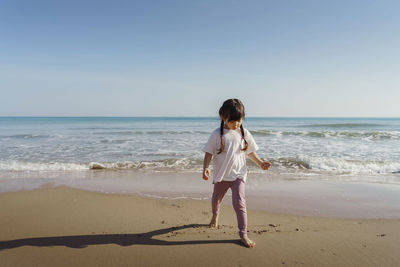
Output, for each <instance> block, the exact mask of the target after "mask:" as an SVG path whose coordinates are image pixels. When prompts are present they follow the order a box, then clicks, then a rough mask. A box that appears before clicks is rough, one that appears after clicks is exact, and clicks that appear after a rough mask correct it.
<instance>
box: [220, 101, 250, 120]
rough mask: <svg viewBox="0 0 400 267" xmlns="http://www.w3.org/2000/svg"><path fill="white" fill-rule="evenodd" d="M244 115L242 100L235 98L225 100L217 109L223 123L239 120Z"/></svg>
mask: <svg viewBox="0 0 400 267" xmlns="http://www.w3.org/2000/svg"><path fill="white" fill-rule="evenodd" d="M244 116H245V112H244V106H243V104H242V102H241V101H240V100H239V99H236V98H232V99H228V100H226V101H225V102H224V103H223V104H222V107H221V108H220V109H219V117H220V118H221V120H222V121H224V122H225V123H229V122H239V121H240V122H241V121H242V120H243V119H244ZM239 126H240V125H239Z"/></svg>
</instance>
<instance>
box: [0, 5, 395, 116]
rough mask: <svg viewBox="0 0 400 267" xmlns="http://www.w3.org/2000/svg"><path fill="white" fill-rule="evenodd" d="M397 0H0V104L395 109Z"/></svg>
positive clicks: (260, 112)
mask: <svg viewBox="0 0 400 267" xmlns="http://www.w3.org/2000/svg"><path fill="white" fill-rule="evenodd" d="M399 13H400V1H397V0H393V1H369V0H365V1H364V0H363V1H361V0H360V1H358V0H357V1H341V0H339V1H298V0H284V1H283V0H276V1H231V0H224V1H217V0H215V1H190V0H182V1H168V0H160V1H151V0H145V1H134V0H133V1H102V0H97V1H82V0H81V1H75V0H72V1H71V0H70V1H53V0H51V1H50V0H49V1H41V0H38V1H18V0H3V1H1V2H0V116H24V115H25V116H85V115H89V116H93V115H95V116H159V115H165V116H215V115H216V114H217V109H218V108H219V106H220V104H221V103H222V101H223V100H225V99H227V98H232V97H237V98H240V99H242V101H243V102H244V104H245V106H246V108H247V114H248V115H249V116H397V117H398V116H400V49H399V47H400V16H399Z"/></svg>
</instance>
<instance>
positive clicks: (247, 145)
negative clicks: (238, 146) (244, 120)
mask: <svg viewBox="0 0 400 267" xmlns="http://www.w3.org/2000/svg"><path fill="white" fill-rule="evenodd" d="M240 132H241V133H242V139H243V140H244V148H242V151H246V150H247V148H248V147H249V144H248V143H247V141H246V138H244V129H243V125H240Z"/></svg>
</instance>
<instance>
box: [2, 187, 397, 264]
mask: <svg viewBox="0 0 400 267" xmlns="http://www.w3.org/2000/svg"><path fill="white" fill-rule="evenodd" d="M227 202H228V201H225V205H224V206H223V208H222V213H221V217H220V227H219V228H218V229H210V228H209V227H208V222H209V220H210V217H211V214H210V204H209V201H196V200H165V199H153V198H143V197H137V196H132V195H114V194H102V193H96V192H88V191H83V190H78V189H72V188H68V187H64V186H61V187H56V188H50V187H49V188H42V189H37V190H33V191H22V192H13V193H2V194H0V227H1V229H2V230H1V232H0V265H1V266H399V265H400V255H399V254H398V247H399V245H400V220H397V219H391V220H389V219H374V220H367V219H363V220H362V219H337V218H319V217H303V216H294V215H282V214H276V213H267V212H261V211H253V210H250V211H249V212H248V217H249V227H248V230H249V236H250V238H251V239H253V240H254V241H255V242H256V243H257V245H256V247H255V248H253V249H248V248H245V247H244V246H242V245H241V243H240V242H239V238H238V234H237V228H236V217H235V213H234V211H233V209H232V207H231V206H230V205H226V204H227Z"/></svg>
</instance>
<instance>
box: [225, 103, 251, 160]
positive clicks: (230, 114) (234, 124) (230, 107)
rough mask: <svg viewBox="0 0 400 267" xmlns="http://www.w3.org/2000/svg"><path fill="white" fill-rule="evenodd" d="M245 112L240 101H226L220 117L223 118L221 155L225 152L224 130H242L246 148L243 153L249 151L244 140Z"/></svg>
mask: <svg viewBox="0 0 400 267" xmlns="http://www.w3.org/2000/svg"><path fill="white" fill-rule="evenodd" d="M244 116H245V112H244V106H243V104H242V102H241V101H240V100H239V99H236V98H232V99H228V100H226V101H225V102H224V103H223V104H222V107H221V108H220V109H219V117H220V118H221V127H220V136H221V148H220V150H219V152H218V154H219V153H221V152H222V151H223V150H224V146H225V145H224V139H223V138H222V136H223V135H224V128H227V129H230V130H236V129H238V128H240V132H241V134H242V139H243V140H244V148H243V149H242V150H243V151H245V150H247V147H248V144H247V141H246V139H245V138H244V129H243V126H242V120H243V119H244Z"/></svg>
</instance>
